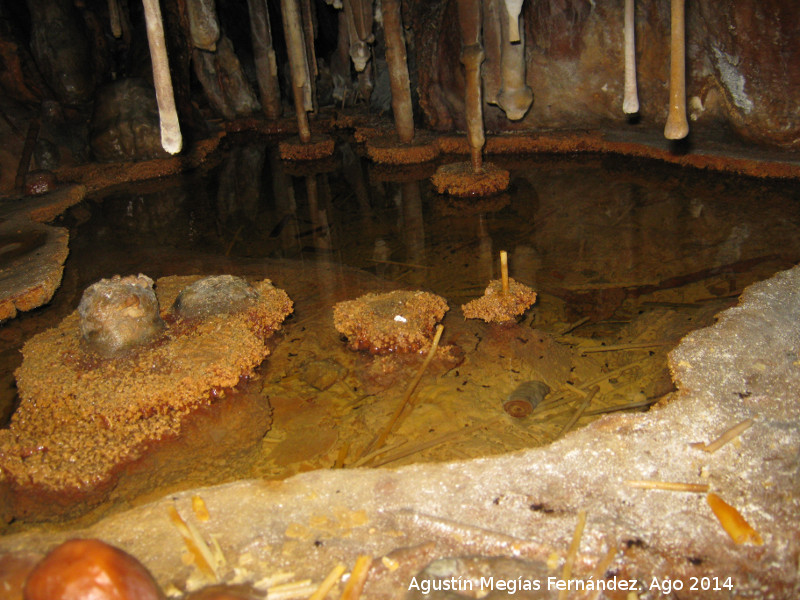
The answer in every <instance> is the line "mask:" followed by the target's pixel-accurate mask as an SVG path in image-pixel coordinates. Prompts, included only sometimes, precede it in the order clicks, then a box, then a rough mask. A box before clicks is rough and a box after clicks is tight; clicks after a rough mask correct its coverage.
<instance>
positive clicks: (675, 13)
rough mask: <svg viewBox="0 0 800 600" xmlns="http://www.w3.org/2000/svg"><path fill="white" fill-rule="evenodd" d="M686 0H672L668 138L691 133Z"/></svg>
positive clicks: (681, 137)
mask: <svg viewBox="0 0 800 600" xmlns="http://www.w3.org/2000/svg"><path fill="white" fill-rule="evenodd" d="M684 9H685V0H672V19H671V25H670V67H669V113H668V114H667V124H666V126H665V127H664V137H665V138H667V139H668V140H682V139H683V138H685V137H686V136H687V135H689V121H688V120H687V119H686V18H685V15H684Z"/></svg>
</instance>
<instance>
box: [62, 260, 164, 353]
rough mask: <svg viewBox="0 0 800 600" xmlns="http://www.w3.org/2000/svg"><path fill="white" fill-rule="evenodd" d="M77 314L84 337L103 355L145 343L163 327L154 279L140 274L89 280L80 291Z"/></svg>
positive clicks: (120, 351)
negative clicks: (89, 282)
mask: <svg viewBox="0 0 800 600" xmlns="http://www.w3.org/2000/svg"><path fill="white" fill-rule="evenodd" d="M78 314H79V315H80V329H81V335H82V336H83V339H84V340H86V342H87V344H88V345H89V347H90V348H91V349H92V350H93V351H95V352H97V353H98V354H100V355H102V356H105V357H111V356H114V355H118V354H121V353H124V352H127V351H128V350H130V349H132V348H134V347H135V346H140V345H143V344H146V343H147V342H149V341H150V340H152V339H154V338H155V337H156V336H158V335H159V334H160V333H161V330H162V329H163V328H164V321H162V320H161V316H160V314H159V307H158V300H157V299H156V294H155V292H154V291H153V280H152V279H150V278H149V277H147V276H146V275H142V274H139V275H137V276H135V275H129V276H127V277H120V276H119V275H116V276H114V277H112V278H111V279H102V280H100V281H98V282H97V283H94V284H92V285H91V286H89V287H88V288H87V289H86V291H85V292H84V293H83V297H82V298H81V302H80V304H79V305H78Z"/></svg>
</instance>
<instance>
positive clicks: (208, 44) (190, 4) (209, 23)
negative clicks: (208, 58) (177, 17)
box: [186, 0, 219, 52]
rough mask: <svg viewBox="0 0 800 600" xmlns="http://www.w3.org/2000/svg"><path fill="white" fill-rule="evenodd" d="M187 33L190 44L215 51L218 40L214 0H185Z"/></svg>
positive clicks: (217, 23) (208, 50) (217, 22)
mask: <svg viewBox="0 0 800 600" xmlns="http://www.w3.org/2000/svg"><path fill="white" fill-rule="evenodd" d="M186 12H187V13H188V15H189V33H190V34H191V36H192V46H194V47H195V48H198V49H200V50H206V51H207V52H215V51H216V49H217V41H218V40H219V21H218V19H217V10H216V7H215V6H214V0H187V2H186Z"/></svg>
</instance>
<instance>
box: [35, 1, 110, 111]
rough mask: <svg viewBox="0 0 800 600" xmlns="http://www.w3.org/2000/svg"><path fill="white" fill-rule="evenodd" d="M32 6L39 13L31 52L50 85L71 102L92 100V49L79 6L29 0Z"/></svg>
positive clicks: (60, 98) (59, 97)
mask: <svg viewBox="0 0 800 600" xmlns="http://www.w3.org/2000/svg"><path fill="white" fill-rule="evenodd" d="M28 7H29V9H30V11H31V14H32V15H36V18H34V19H33V20H32V31H31V52H32V54H33V57H34V59H35V60H36V64H37V66H38V67H39V71H40V72H41V73H42V75H43V76H44V78H45V79H46V80H47V83H48V85H49V86H50V88H51V89H52V90H53V91H54V92H55V94H56V96H57V97H58V99H59V100H61V101H63V102H65V103H67V104H78V103H81V102H87V101H89V100H91V96H92V94H93V93H94V86H95V80H94V73H92V61H91V52H90V50H89V42H88V40H87V37H86V34H85V32H84V29H83V24H82V23H81V20H80V15H79V13H78V11H77V9H76V8H75V7H74V6H73V5H72V4H70V3H67V2H60V1H59V0H28Z"/></svg>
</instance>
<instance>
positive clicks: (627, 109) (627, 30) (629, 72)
mask: <svg viewBox="0 0 800 600" xmlns="http://www.w3.org/2000/svg"><path fill="white" fill-rule="evenodd" d="M633 9H634V0H625V27H624V36H625V95H624V96H623V99H622V111H623V112H624V113H625V114H626V115H633V114H636V113H637V112H639V95H638V93H637V91H636V35H635V33H634V32H635V28H634V19H633V13H634V10H633Z"/></svg>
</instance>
